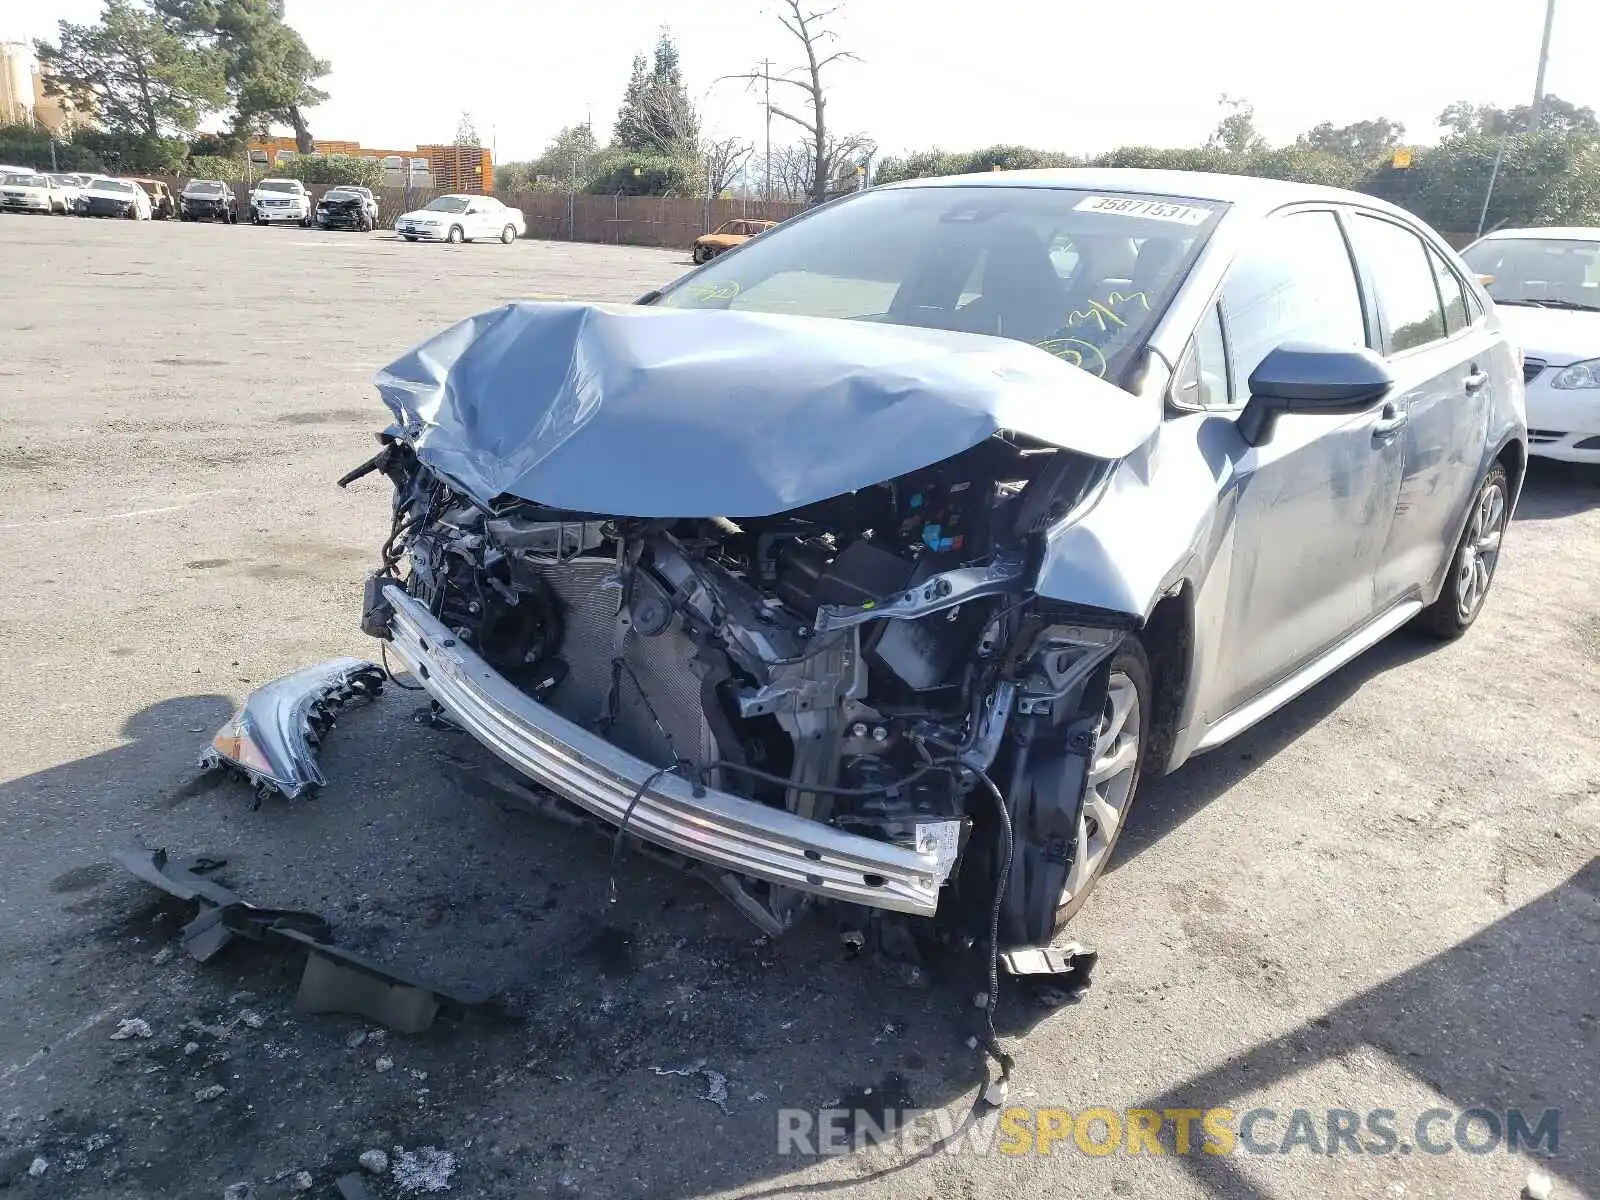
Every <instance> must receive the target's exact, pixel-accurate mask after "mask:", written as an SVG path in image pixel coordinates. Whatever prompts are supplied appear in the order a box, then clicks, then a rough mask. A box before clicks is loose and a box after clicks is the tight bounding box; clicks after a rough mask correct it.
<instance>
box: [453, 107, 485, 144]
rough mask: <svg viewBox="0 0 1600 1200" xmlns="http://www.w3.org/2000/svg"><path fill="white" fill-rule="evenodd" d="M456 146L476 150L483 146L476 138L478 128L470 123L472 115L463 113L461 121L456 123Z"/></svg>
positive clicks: (481, 140)
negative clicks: (469, 147)
mask: <svg viewBox="0 0 1600 1200" xmlns="http://www.w3.org/2000/svg"><path fill="white" fill-rule="evenodd" d="M455 144H456V145H457V146H472V147H474V148H477V147H479V146H482V145H483V139H482V138H480V137H479V136H478V127H477V126H476V125H474V124H473V122H472V114H471V113H469V112H463V113H462V114H461V120H459V121H457V122H456V140H455Z"/></svg>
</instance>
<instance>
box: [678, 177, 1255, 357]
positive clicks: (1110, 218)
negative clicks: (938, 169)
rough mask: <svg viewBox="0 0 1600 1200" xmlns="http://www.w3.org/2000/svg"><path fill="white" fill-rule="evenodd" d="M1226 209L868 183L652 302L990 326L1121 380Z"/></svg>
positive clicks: (1135, 198)
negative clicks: (866, 188) (870, 187)
mask: <svg viewBox="0 0 1600 1200" xmlns="http://www.w3.org/2000/svg"><path fill="white" fill-rule="evenodd" d="M1225 207H1226V206H1225V205H1222V204H1217V203H1211V202H1204V201H1197V200H1185V199H1179V198H1175V197H1171V196H1154V195H1144V194H1139V195H1134V194H1116V195H1106V194H1101V193H1097V192H1089V191H1080V190H1073V189H1065V188H1039V187H1002V186H979V187H921V188H893V189H885V190H883V191H872V192H864V193H862V194H860V195H858V196H854V197H852V198H850V199H848V200H845V201H842V202H840V203H837V204H834V205H830V206H829V207H827V208H823V209H819V210H818V211H817V212H815V213H813V214H811V215H809V216H806V217H803V218H801V219H799V220H796V221H793V222H789V223H785V224H783V225H780V226H778V227H777V228H775V229H773V230H771V231H769V232H768V233H766V234H765V235H764V236H762V237H760V238H755V239H753V240H752V241H750V242H747V243H746V244H745V246H744V247H743V248H742V249H740V250H739V251H738V253H736V254H729V255H725V256H721V257H718V258H716V259H713V260H712V262H711V265H710V266H707V267H705V268H703V269H702V270H700V271H697V272H695V273H694V274H692V275H690V276H689V277H687V278H686V279H685V280H684V281H683V282H682V283H681V284H676V285H674V286H673V287H671V288H670V289H668V290H667V291H666V292H665V293H664V294H663V295H662V296H660V297H659V298H658V299H657V301H656V302H657V303H659V304H661V305H664V306H666V307H669V308H720V309H735V310H747V311H754V312H770V313H790V314H795V315H800V316H812V317H839V318H845V319H849V320H857V321H881V322H886V323H890V324H895V325H917V326H923V327H926V328H934V329H951V330H959V331H964V332H968V333H984V334H991V335H996V336H999V337H1007V338H1014V339H1017V340H1019V341H1025V342H1032V343H1034V344H1035V345H1037V346H1040V347H1041V348H1043V349H1045V350H1047V351H1049V352H1050V353H1052V354H1054V355H1056V356H1057V357H1059V358H1063V359H1065V360H1066V361H1068V362H1070V363H1072V364H1073V365H1074V366H1079V367H1082V368H1083V369H1084V370H1087V371H1090V372H1092V373H1093V374H1096V375H1099V376H1101V377H1102V378H1109V379H1116V378H1118V377H1119V376H1120V374H1121V372H1122V369H1123V368H1124V366H1125V365H1126V364H1127V362H1128V360H1129V359H1130V358H1131V356H1132V355H1133V353H1134V352H1135V351H1136V350H1137V349H1138V348H1139V346H1141V345H1142V344H1143V341H1144V339H1145V337H1146V336H1147V335H1148V333H1149V332H1150V330H1151V328H1152V326H1153V325H1154V323H1155V320H1156V318H1157V316H1158V315H1159V314H1160V312H1161V311H1162V309H1163V308H1164V307H1165V305H1166V303H1167V301H1168V300H1169V299H1170V297H1171V295H1172V293H1173V292H1174V291H1175V290H1176V288H1177V286H1178V284H1179V283H1180V282H1181V281H1182V279H1183V277H1184V275H1185V274H1186V273H1187V271H1188V267H1189V264H1190V263H1191V262H1192V261H1193V258H1194V255H1195V254H1196V253H1197V252H1198V250H1199V247H1200V245H1201V244H1202V243H1203V242H1204V241H1205V239H1206V238H1207V237H1208V236H1209V235H1210V232H1211V230H1212V229H1213V228H1214V227H1215V224H1216V222H1217V220H1218V219H1219V218H1220V217H1221V215H1222V212H1223V210H1224V209H1225Z"/></svg>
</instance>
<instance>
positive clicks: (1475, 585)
mask: <svg viewBox="0 0 1600 1200" xmlns="http://www.w3.org/2000/svg"><path fill="white" fill-rule="evenodd" d="M1505 527H1506V491H1505V484H1504V480H1503V479H1502V478H1491V479H1490V480H1489V481H1488V482H1487V483H1486V484H1485V485H1484V488H1483V491H1481V492H1479V493H1478V499H1477V500H1476V502H1475V503H1474V505H1473V509H1472V519H1471V520H1470V521H1469V522H1468V523H1467V536H1466V538H1465V540H1464V541H1463V542H1462V543H1461V560H1460V562H1458V563H1457V565H1456V612H1457V613H1459V614H1460V616H1461V619H1462V620H1463V621H1470V620H1472V618H1473V617H1474V616H1476V615H1477V612H1478V608H1479V606H1480V605H1482V604H1483V598H1484V597H1485V596H1487V595H1488V594H1489V581H1490V580H1492V579H1493V578H1494V569H1495V566H1496V564H1497V563H1498V562H1499V561H1500V539H1501V537H1502V535H1503V534H1504V533H1505Z"/></svg>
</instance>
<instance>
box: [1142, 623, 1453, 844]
mask: <svg viewBox="0 0 1600 1200" xmlns="http://www.w3.org/2000/svg"><path fill="white" fill-rule="evenodd" d="M1438 647H1439V643H1438V641H1437V640H1435V639H1433V638H1430V637H1428V636H1426V635H1425V634H1420V633H1414V632H1411V631H1410V630H1401V631H1400V632H1398V633H1395V634H1392V635H1391V636H1389V637H1387V638H1385V639H1384V640H1383V641H1381V642H1379V643H1378V644H1377V645H1376V646H1374V647H1373V648H1372V649H1371V650H1368V651H1367V652H1366V653H1365V654H1363V655H1361V656H1360V657H1359V658H1357V659H1356V660H1355V661H1353V662H1351V663H1348V664H1347V665H1345V666H1343V667H1341V668H1340V669H1339V670H1337V671H1335V672H1334V673H1333V674H1332V675H1330V676H1329V677H1328V678H1327V679H1324V680H1323V681H1322V682H1321V683H1319V684H1317V685H1316V686H1315V687H1313V688H1311V690H1309V691H1307V692H1305V693H1304V694H1303V695H1301V696H1298V697H1296V698H1295V699H1294V700H1292V701H1290V702H1289V703H1288V704H1286V705H1284V706H1283V707H1282V708H1280V709H1278V711H1277V712H1275V713H1273V714H1271V715H1270V716H1268V717H1266V718H1265V719H1264V720H1262V721H1261V722H1260V723H1259V724H1257V725H1255V726H1253V727H1252V728H1250V729H1249V730H1247V731H1246V732H1244V733H1242V734H1240V735H1239V736H1238V737H1236V738H1234V739H1233V740H1232V741H1230V742H1228V743H1227V744H1225V745H1222V746H1219V747H1217V748H1216V749H1215V750H1212V751H1210V752H1209V753H1206V754H1202V755H1200V756H1198V757H1196V758H1192V759H1190V760H1189V761H1188V762H1186V763H1185V764H1184V765H1183V766H1181V767H1179V768H1178V769H1177V770H1176V771H1174V772H1173V773H1172V774H1170V775H1166V776H1163V777H1161V778H1159V779H1157V778H1146V779H1145V780H1144V781H1143V782H1141V783H1140V785H1139V797H1138V802H1137V803H1136V804H1135V805H1134V807H1133V812H1132V813H1131V814H1130V816H1129V819H1128V826H1127V828H1126V829H1125V830H1124V831H1123V834H1122V836H1121V838H1119V839H1118V841H1117V851H1116V857H1115V859H1114V860H1113V862H1112V866H1111V870H1113V871H1114V870H1116V869H1117V867H1118V865H1119V864H1122V863H1126V862H1130V861H1132V860H1133V859H1134V858H1135V857H1137V856H1138V855H1139V854H1140V853H1142V852H1143V851H1145V850H1148V849H1149V848H1150V847H1151V846H1153V845H1155V843H1157V842H1158V841H1160V840H1161V839H1162V838H1164V837H1166V836H1167V835H1168V834H1170V833H1171V832H1172V831H1173V830H1175V829H1176V828H1177V827H1178V826H1180V825H1182V824H1183V823H1184V822H1185V821H1187V820H1188V819H1189V818H1190V817H1192V816H1193V815H1194V814H1195V813H1197V812H1199V811H1200V810H1201V809H1203V808H1204V807H1205V806H1206V805H1208V804H1210V803H1211V802H1212V801H1213V800H1215V799H1216V798H1217V797H1219V796H1221V795H1224V794H1225V793H1226V792H1228V791H1229V790H1230V789H1231V788H1233V787H1234V786H1235V785H1236V784H1238V783H1239V781H1240V780H1242V779H1243V778H1244V777H1245V776H1246V775H1248V774H1249V773H1250V772H1251V771H1253V770H1255V769H1256V768H1257V767H1259V766H1260V765H1261V764H1262V763H1264V762H1266V761H1267V760H1269V759H1271V758H1273V757H1275V756H1276V755H1277V754H1279V753H1280V752H1282V751H1283V750H1284V749H1285V748H1287V747H1288V746H1290V745H1292V744H1293V743H1294V742H1296V741H1297V740H1299V738H1300V737H1301V736H1303V735H1304V734H1305V733H1306V732H1307V731H1308V730H1310V729H1311V728H1312V727H1313V726H1315V725H1318V724H1320V723H1321V722H1322V721H1324V720H1326V719H1327V717H1328V716H1329V715H1330V714H1331V713H1333V712H1334V711H1335V710H1336V709H1338V708H1339V706H1340V705H1342V704H1344V703H1345V701H1347V700H1349V699H1350V697H1352V696H1354V695H1355V694H1356V693H1357V692H1358V691H1360V690H1361V689H1362V688H1363V687H1364V686H1366V684H1367V682H1368V681H1369V680H1371V679H1374V678H1376V677H1377V676H1379V675H1381V674H1383V673H1384V672H1386V671H1391V670H1393V669H1394V668H1396V667H1400V666H1404V665H1405V664H1406V663H1409V662H1412V661H1414V660H1415V659H1418V658H1421V657H1422V656H1424V655H1426V654H1428V653H1430V652H1432V651H1434V650H1436V649H1438Z"/></svg>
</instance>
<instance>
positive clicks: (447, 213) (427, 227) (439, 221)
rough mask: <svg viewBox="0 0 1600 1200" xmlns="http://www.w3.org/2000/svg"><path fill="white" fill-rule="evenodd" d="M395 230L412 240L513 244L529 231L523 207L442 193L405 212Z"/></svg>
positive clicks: (482, 197) (406, 238) (395, 225)
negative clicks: (489, 240)
mask: <svg viewBox="0 0 1600 1200" xmlns="http://www.w3.org/2000/svg"><path fill="white" fill-rule="evenodd" d="M394 231H395V232H396V233H398V234H399V235H400V236H401V237H403V238H405V240H406V241H408V242H415V241H419V240H420V241H425V242H471V241H475V240H477V239H480V238H499V239H500V240H501V241H502V242H505V243H506V244H508V245H509V244H510V243H512V242H514V241H516V240H517V239H518V238H519V237H521V236H522V235H523V234H525V233H527V232H528V221H527V218H526V217H524V216H523V215H522V210H521V209H520V208H508V207H507V206H506V205H504V204H501V203H500V201H498V200H496V199H495V198H494V197H493V196H465V195H463V196H439V197H437V198H435V199H433V200H430V201H429V202H428V203H427V204H426V205H424V206H423V207H422V208H419V209H415V210H413V211H412V212H408V213H403V214H401V216H400V217H399V218H398V219H397V220H396V221H395V223H394Z"/></svg>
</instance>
